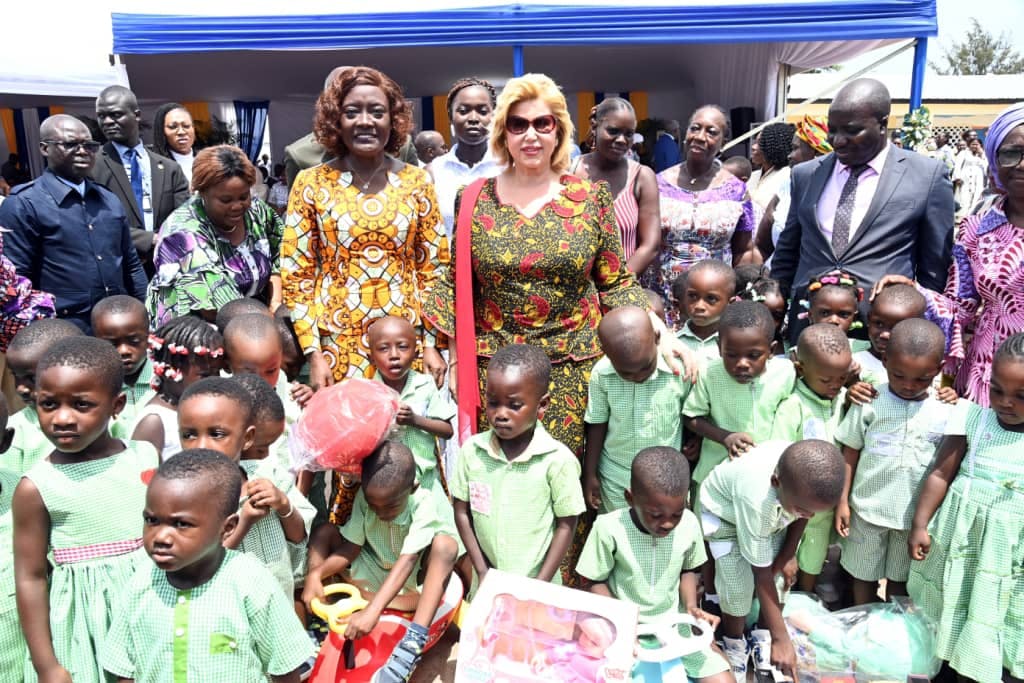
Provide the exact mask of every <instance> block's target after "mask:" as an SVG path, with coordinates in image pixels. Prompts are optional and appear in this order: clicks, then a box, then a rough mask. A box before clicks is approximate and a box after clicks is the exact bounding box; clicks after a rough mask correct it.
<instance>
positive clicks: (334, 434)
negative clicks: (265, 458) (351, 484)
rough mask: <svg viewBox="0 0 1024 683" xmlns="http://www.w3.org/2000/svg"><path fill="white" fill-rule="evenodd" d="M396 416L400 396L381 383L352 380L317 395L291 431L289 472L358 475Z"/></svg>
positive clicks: (392, 425) (323, 390)
mask: <svg viewBox="0 0 1024 683" xmlns="http://www.w3.org/2000/svg"><path fill="white" fill-rule="evenodd" d="M397 414H398V393H397V392H396V391H394V390H393V389H391V388H390V387H388V386H386V385H384V384H382V383H380V382H371V381H370V380H367V379H360V378H356V379H348V380H345V381H343V382H339V383H338V384H334V385H331V386H329V387H327V388H325V389H321V390H320V391H318V392H316V393H315V394H313V398H312V399H310V401H309V403H308V404H307V405H306V409H305V410H304V411H303V412H302V416H301V417H300V418H299V419H298V421H297V422H296V423H295V425H294V426H293V427H292V431H291V437H290V438H289V440H288V449H289V451H290V453H291V460H292V469H293V470H294V471H299V470H314V471H315V470H335V471H338V472H343V473H345V474H355V475H358V474H359V472H360V468H361V466H362V463H363V459H364V458H365V457H366V456H368V455H369V454H370V453H372V452H373V450H374V449H375V448H377V446H379V445H380V443H381V442H382V441H383V440H384V439H385V437H386V436H387V435H388V433H389V432H390V431H391V429H392V428H393V427H394V426H395V416H396V415H397Z"/></svg>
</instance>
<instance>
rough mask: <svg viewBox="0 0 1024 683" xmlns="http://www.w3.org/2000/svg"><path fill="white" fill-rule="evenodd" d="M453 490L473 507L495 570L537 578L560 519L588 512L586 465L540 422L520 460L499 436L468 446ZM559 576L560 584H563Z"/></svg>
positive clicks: (480, 438) (488, 433) (488, 434)
mask: <svg viewBox="0 0 1024 683" xmlns="http://www.w3.org/2000/svg"><path fill="white" fill-rule="evenodd" d="M449 486H450V490H451V494H452V497H453V498H455V499H456V500H463V501H466V502H467V503H469V508H470V515H471V518H472V520H473V530H474V533H475V534H476V538H477V541H478V542H479V543H480V549H481V550H482V551H483V554H484V556H485V557H486V558H487V560H488V562H490V564H491V566H492V567H494V568H496V569H501V570H502V571H506V572H512V573H515V574H520V575H522V576H529V577H535V576H537V573H538V572H539V571H540V568H541V565H543V564H544V556H545V555H546V554H547V552H548V548H549V547H550V546H551V541H552V539H553V538H554V535H555V518H557V517H573V516H576V515H580V514H582V513H583V511H584V510H585V509H586V506H585V504H584V502H583V488H582V487H581V486H580V463H579V461H578V460H577V459H576V456H575V455H573V453H572V451H570V450H569V449H568V448H567V447H566V446H565V445H564V444H562V443H561V442H560V441H556V440H555V439H554V438H553V437H552V436H551V435H550V434H548V432H547V430H545V429H544V427H543V426H542V425H541V424H540V423H539V422H538V423H537V426H536V428H535V429H534V432H533V440H532V441H531V442H530V445H529V446H527V448H526V451H524V452H523V453H522V454H521V455H520V456H519V457H518V458H516V459H515V460H509V459H508V458H506V457H505V454H504V453H503V452H502V450H501V446H500V444H499V443H498V438H497V437H496V436H495V435H494V432H493V431H491V430H487V431H486V432H483V433H481V434H476V435H474V436H473V437H472V438H471V439H469V441H467V442H466V443H464V444H463V445H462V448H461V449H460V450H459V459H458V462H457V463H456V466H455V472H454V473H453V476H452V479H451V482H450V485H449ZM561 580H562V579H561V573H560V572H555V576H554V578H553V579H552V582H554V583H561Z"/></svg>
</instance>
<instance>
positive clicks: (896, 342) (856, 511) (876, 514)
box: [835, 318, 956, 605]
mask: <svg viewBox="0 0 1024 683" xmlns="http://www.w3.org/2000/svg"><path fill="white" fill-rule="evenodd" d="M945 349H946V337H945V335H943V333H942V330H941V329H939V327H938V326H937V325H935V324H934V323H930V322H928V321H927V320H923V319H921V318H911V319H910V320H904V321H903V322H900V323H898V324H897V325H896V326H895V327H894V328H893V330H892V337H891V339H890V340H889V345H888V348H887V349H886V353H885V368H886V370H887V371H888V373H889V383H888V384H883V385H882V386H881V387H880V388H879V392H878V397H877V398H875V399H874V400H873V401H872V402H871V403H867V404H864V405H855V406H853V407H852V408H850V412H849V413H847V415H846V417H845V418H843V422H842V424H840V425H839V429H838V431H837V432H836V440H837V441H838V442H839V443H840V444H842V446H843V456H844V457H845V458H846V463H847V465H846V469H847V478H846V485H845V487H844V490H843V497H842V499H841V500H840V501H839V505H838V506H837V508H836V519H835V525H836V531H837V532H838V533H839V536H840V544H841V545H842V548H843V554H842V558H841V560H840V563H841V564H842V566H843V568H844V569H846V571H848V572H849V573H850V574H851V575H852V576H853V578H854V582H853V599H854V602H855V603H856V604H858V605H863V604H866V603H868V602H872V601H874V599H875V593H876V591H877V588H878V582H879V581H880V580H881V579H887V582H886V593H887V594H888V595H906V581H907V576H908V574H909V572H910V556H909V554H908V552H907V537H908V535H909V533H910V522H911V520H912V518H913V516H914V506H915V505H916V504H917V496H918V492H919V491H920V489H921V485H922V483H923V482H924V478H925V476H926V475H927V473H928V469H929V468H930V467H931V464H932V461H933V460H934V457H935V449H936V447H937V446H938V443H939V441H940V440H941V439H942V435H943V434H944V433H945V431H946V425H947V423H948V422H949V420H950V419H951V418H952V417H953V415H954V412H955V410H956V408H955V405H951V404H948V403H943V402H942V401H940V400H939V399H938V398H937V397H935V396H933V395H932V394H933V392H932V391H931V385H932V380H934V379H935V376H936V375H938V374H939V371H940V370H941V368H942V360H943V356H944V355H945Z"/></svg>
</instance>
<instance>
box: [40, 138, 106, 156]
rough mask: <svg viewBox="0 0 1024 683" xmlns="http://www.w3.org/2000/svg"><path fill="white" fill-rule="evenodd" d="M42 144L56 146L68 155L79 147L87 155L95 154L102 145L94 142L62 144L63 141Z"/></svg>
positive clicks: (82, 141) (50, 141) (47, 141)
mask: <svg viewBox="0 0 1024 683" xmlns="http://www.w3.org/2000/svg"><path fill="white" fill-rule="evenodd" d="M43 142H45V143H46V144H48V145H56V146H57V147H60V148H61V149H62V150H64V151H65V152H68V153H71V152H74V151H75V150H76V149H78V148H79V147H81V148H82V149H84V150H85V151H86V152H88V153H89V154H95V153H96V152H98V151H99V149H100V147H102V146H103V143H101V142H96V141H95V140H80V141H77V142H64V141H63V140H43Z"/></svg>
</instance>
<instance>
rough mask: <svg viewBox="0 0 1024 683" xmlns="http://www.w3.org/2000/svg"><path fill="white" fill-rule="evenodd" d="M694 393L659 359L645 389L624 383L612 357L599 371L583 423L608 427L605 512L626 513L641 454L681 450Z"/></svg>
mask: <svg viewBox="0 0 1024 683" xmlns="http://www.w3.org/2000/svg"><path fill="white" fill-rule="evenodd" d="M689 392H690V384H689V383H688V382H687V381H686V380H684V379H683V378H681V377H678V376H677V375H675V373H673V372H672V371H671V370H670V369H669V367H668V364H667V363H665V361H664V360H663V359H662V358H661V357H660V356H659V357H658V366H657V368H656V369H655V371H654V374H652V375H651V376H650V377H648V378H647V379H646V380H644V381H643V382H640V383H637V382H630V381H628V380H625V379H622V377H620V376H619V373H617V372H616V371H615V368H614V367H612V364H611V361H609V360H608V358H607V357H604V358H602V359H601V360H599V361H597V363H596V364H595V365H594V369H593V370H592V371H591V373H590V389H589V399H588V401H587V412H586V416H585V417H584V418H583V419H584V420H585V421H586V422H588V423H590V424H607V425H608V434H607V436H606V437H605V440H604V446H603V447H602V449H601V459H600V460H599V461H598V468H597V473H598V478H599V479H600V481H601V511H602V512H611V511H612V510H619V509H621V508H624V507H626V498H625V491H626V489H627V488H628V487H629V473H630V468H631V467H632V465H633V458H635V457H636V454H637V453H639V452H640V451H641V450H643V449H644V448H647V447H649V446H671V447H672V448H675V449H681V448H682V443H683V414H682V413H683V403H684V402H685V401H686V395H687V394H688V393H689Z"/></svg>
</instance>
